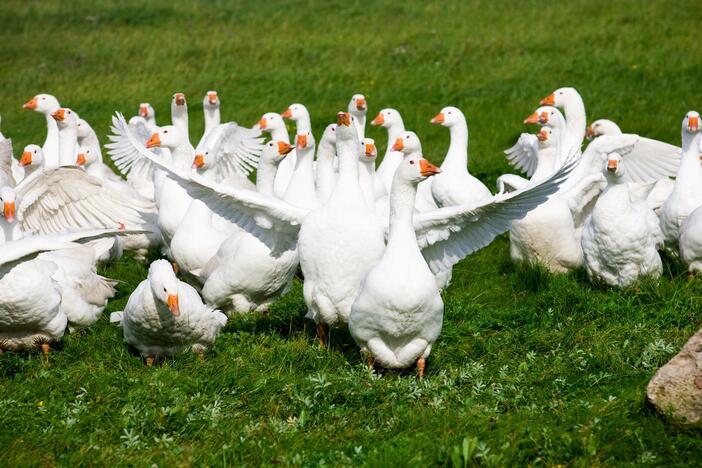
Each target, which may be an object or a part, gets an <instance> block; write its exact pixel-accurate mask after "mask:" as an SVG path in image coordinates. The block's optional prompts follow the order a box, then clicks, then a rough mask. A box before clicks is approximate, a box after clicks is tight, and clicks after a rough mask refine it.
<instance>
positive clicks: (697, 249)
mask: <svg viewBox="0 0 702 468" xmlns="http://www.w3.org/2000/svg"><path fill="white" fill-rule="evenodd" d="M701 206H702V205H701ZM679 250H680V258H681V260H682V261H683V263H684V264H685V266H686V267H687V270H688V272H690V273H697V272H698V271H700V270H702V210H701V209H700V207H697V208H695V210H694V211H693V212H692V213H690V215H689V216H688V217H687V219H685V221H683V223H682V226H681V227H680V240H679Z"/></svg>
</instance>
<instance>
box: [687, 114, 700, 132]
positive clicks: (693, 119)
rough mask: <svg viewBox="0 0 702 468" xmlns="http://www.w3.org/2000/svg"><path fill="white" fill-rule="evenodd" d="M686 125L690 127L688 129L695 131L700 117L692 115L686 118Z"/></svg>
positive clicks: (697, 128) (698, 127)
mask: <svg viewBox="0 0 702 468" xmlns="http://www.w3.org/2000/svg"><path fill="white" fill-rule="evenodd" d="M687 125H688V127H690V130H691V131H693V132H696V131H697V130H699V129H700V119H699V117H696V116H693V117H690V118H689V119H687Z"/></svg>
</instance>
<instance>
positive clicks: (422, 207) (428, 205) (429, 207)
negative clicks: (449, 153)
mask: <svg viewBox="0 0 702 468" xmlns="http://www.w3.org/2000/svg"><path fill="white" fill-rule="evenodd" d="M392 150H393V151H398V152H400V153H401V154H402V155H403V156H404V158H405V159H406V158H409V157H412V158H415V159H421V158H422V157H423V155H422V144H421V142H420V141H419V137H418V136H417V134H416V133H414V132H410V131H405V132H403V133H401V134H400V136H399V137H398V138H397V139H396V140H395V143H394V144H393V145H392ZM414 207H415V209H416V210H418V211H421V212H424V211H433V210H436V209H437V208H438V206H437V205H436V202H435V201H434V197H433V196H432V194H431V179H426V180H423V181H422V182H420V183H419V185H418V186H417V197H416V200H415V205H414Z"/></svg>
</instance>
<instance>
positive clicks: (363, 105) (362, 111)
mask: <svg viewBox="0 0 702 468" xmlns="http://www.w3.org/2000/svg"><path fill="white" fill-rule="evenodd" d="M367 111H368V103H367V102H366V97H365V96H364V95H363V94H354V95H353V96H351V100H350V101H349V112H350V113H351V114H353V115H358V116H360V115H366V112H367Z"/></svg>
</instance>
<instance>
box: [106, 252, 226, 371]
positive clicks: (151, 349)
mask: <svg viewBox="0 0 702 468" xmlns="http://www.w3.org/2000/svg"><path fill="white" fill-rule="evenodd" d="M110 321H111V322H113V323H118V324H119V325H120V326H121V327H122V333H123V334H124V339H125V341H126V342H127V343H129V344H130V345H132V346H134V347H135V348H136V349H137V350H139V353H140V354H141V355H142V356H144V357H145V358H146V364H147V365H148V366H151V365H152V364H153V363H154V360H155V359H156V358H158V357H162V356H173V355H175V354H178V353H181V352H183V351H187V350H192V351H193V352H194V353H198V354H203V353H204V352H205V351H206V350H207V349H208V348H209V347H210V346H212V344H213V343H214V341H215V339H216V338H217V335H219V332H220V330H221V329H222V327H224V325H226V323H227V317H226V315H224V314H223V313H221V312H220V311H218V310H215V309H214V308H212V307H210V306H208V305H206V304H203V302H202V299H201V298H200V296H199V295H198V293H197V291H196V290H195V288H193V287H192V286H190V285H189V284H187V283H184V282H182V281H180V280H178V278H176V275H175V273H174V272H173V268H172V266H171V264H170V263H168V262H167V261H166V260H156V261H155V262H153V263H152V264H151V266H150V267H149V274H148V276H147V278H146V279H145V280H144V281H142V282H141V283H139V286H137V287H136V289H135V290H134V292H133V293H132V294H131V295H130V296H129V300H128V301H127V305H126V307H125V308H124V311H122V312H113V313H112V314H111V315H110Z"/></svg>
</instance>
